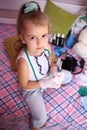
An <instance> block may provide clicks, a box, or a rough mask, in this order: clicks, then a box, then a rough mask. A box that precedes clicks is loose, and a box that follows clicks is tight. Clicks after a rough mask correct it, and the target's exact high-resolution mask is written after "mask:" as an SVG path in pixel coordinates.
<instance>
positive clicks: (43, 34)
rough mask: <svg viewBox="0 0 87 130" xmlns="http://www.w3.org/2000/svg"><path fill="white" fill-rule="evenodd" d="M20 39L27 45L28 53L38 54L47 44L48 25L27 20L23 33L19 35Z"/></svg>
mask: <svg viewBox="0 0 87 130" xmlns="http://www.w3.org/2000/svg"><path fill="white" fill-rule="evenodd" d="M21 40H22V42H23V44H26V45H27V49H28V52H29V54H30V55H33V56H40V55H41V53H42V52H43V50H44V48H46V47H47V45H48V26H47V25H44V26H42V25H35V24H33V23H30V22H28V23H27V26H26V31H25V34H24V35H23V36H21Z"/></svg>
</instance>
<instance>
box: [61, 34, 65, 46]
mask: <svg viewBox="0 0 87 130" xmlns="http://www.w3.org/2000/svg"><path fill="white" fill-rule="evenodd" d="M64 44H65V35H64V34H62V36H61V45H60V46H61V47H63V46H64Z"/></svg>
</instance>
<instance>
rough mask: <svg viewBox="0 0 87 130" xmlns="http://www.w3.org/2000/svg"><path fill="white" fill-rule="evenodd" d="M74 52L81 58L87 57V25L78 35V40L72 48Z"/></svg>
mask: <svg viewBox="0 0 87 130" xmlns="http://www.w3.org/2000/svg"><path fill="white" fill-rule="evenodd" d="M72 50H73V52H74V53H75V54H76V55H78V56H80V57H81V58H87V26H85V27H84V28H83V29H82V30H81V31H80V33H79V35H78V42H76V43H75V45H74V46H73V48H72Z"/></svg>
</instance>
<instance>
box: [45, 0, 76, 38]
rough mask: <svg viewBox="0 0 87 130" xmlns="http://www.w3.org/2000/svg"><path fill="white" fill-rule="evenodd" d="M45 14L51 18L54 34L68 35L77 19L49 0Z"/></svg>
mask: <svg viewBox="0 0 87 130" xmlns="http://www.w3.org/2000/svg"><path fill="white" fill-rule="evenodd" d="M44 12H45V13H46V14H47V15H48V16H49V19H50V21H51V23H52V26H53V34H54V33H56V34H57V33H58V32H59V33H61V34H65V36H66V35H67V33H68V31H69V30H70V27H71V25H72V23H73V22H74V20H75V19H76V18H77V16H76V15H73V14H71V13H69V12H67V11H65V10H63V9H62V8H60V7H58V6H56V5H55V4H54V3H52V2H51V1H50V0H47V3H46V6H45V10H44Z"/></svg>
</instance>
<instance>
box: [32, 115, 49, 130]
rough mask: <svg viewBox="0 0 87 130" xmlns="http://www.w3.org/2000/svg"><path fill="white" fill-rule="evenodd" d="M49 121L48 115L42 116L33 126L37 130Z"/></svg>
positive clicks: (35, 120)
mask: <svg viewBox="0 0 87 130" xmlns="http://www.w3.org/2000/svg"><path fill="white" fill-rule="evenodd" d="M46 121H47V114H42V115H41V116H40V117H38V118H36V119H34V120H33V126H34V127H36V128H40V127H42V126H43V125H44V124H45V123H46Z"/></svg>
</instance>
